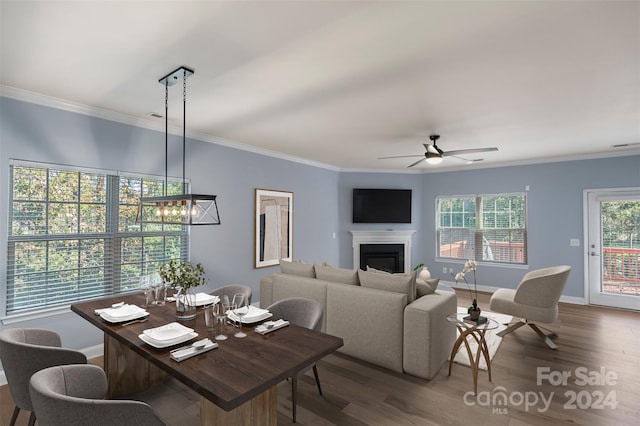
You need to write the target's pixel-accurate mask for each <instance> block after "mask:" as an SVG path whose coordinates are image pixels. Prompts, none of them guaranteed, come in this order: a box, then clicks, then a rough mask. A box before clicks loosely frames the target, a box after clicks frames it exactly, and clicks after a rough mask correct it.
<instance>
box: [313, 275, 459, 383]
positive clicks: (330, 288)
mask: <svg viewBox="0 0 640 426" xmlns="http://www.w3.org/2000/svg"><path fill="white" fill-rule="evenodd" d="M405 306H407V296H406V295H405V294H402V293H397V292H389V291H382V290H377V289H372V288H362V287H361V286H354V285H344V284H338V283H328V284H327V310H326V315H325V316H326V317H327V331H326V332H327V333H329V334H331V335H333V336H338V337H342V339H344V346H343V347H341V348H340V349H338V351H339V352H342V353H344V354H346V355H350V356H353V357H356V358H359V359H361V360H363V361H367V362H371V363H374V364H376V365H379V366H381V367H385V368H388V369H391V370H393V371H397V372H399V373H401V372H402V350H403V341H402V339H403V333H404V332H403V318H404V308H405ZM451 328H452V329H453V330H455V327H451ZM448 349H449V350H451V346H450V347H449V348H448Z"/></svg>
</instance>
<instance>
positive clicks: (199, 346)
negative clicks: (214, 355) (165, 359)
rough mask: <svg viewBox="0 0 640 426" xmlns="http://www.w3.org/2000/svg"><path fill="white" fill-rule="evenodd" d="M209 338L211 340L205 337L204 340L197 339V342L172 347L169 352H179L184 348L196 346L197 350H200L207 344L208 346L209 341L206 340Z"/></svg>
mask: <svg viewBox="0 0 640 426" xmlns="http://www.w3.org/2000/svg"><path fill="white" fill-rule="evenodd" d="M207 340H209V339H207V338H204V339H202V340H198V341H195V342H193V343H191V344H190V345H186V346H181V347H179V348H175V349H171V350H170V351H169V353H171V354H172V353H175V352H179V351H182V350H185V349H189V348H195V349H196V350H200V349H202V348H204V347H205V346H207V342H206V341H207ZM201 342H204V344H202V343H201Z"/></svg>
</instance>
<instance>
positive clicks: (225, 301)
mask: <svg viewBox="0 0 640 426" xmlns="http://www.w3.org/2000/svg"><path fill="white" fill-rule="evenodd" d="M222 308H223V310H224V315H225V323H224V327H225V329H228V326H229V324H230V322H229V321H227V320H226V316H227V315H228V314H229V312H233V311H235V310H236V308H235V306H234V305H233V303H231V301H230V300H229V296H227V295H226V294H225V295H224V296H223V298H222ZM232 325H233V324H232Z"/></svg>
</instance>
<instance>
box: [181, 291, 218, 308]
mask: <svg viewBox="0 0 640 426" xmlns="http://www.w3.org/2000/svg"><path fill="white" fill-rule="evenodd" d="M178 297H179V298H180V301H181V302H182V301H183V300H184V295H180V296H178ZM195 299H196V300H195V303H196V306H205V305H213V304H214V303H218V302H219V301H220V298H219V297H218V296H212V295H210V294H207V293H196V294H195ZM187 304H188V305H190V304H191V303H190V300H189V299H187Z"/></svg>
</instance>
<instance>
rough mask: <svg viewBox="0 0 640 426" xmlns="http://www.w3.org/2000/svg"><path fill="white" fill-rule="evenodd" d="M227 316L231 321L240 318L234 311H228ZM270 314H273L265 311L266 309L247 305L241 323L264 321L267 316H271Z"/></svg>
mask: <svg viewBox="0 0 640 426" xmlns="http://www.w3.org/2000/svg"><path fill="white" fill-rule="evenodd" d="M241 309H246V308H241ZM227 316H228V317H229V319H231V320H232V321H239V320H240V318H239V317H238V316H237V315H236V314H235V313H234V312H229V313H228V314H227ZM272 316H273V314H272V313H271V312H269V311H267V310H266V309H260V308H256V307H255V306H249V309H248V312H247V313H246V314H245V315H243V316H242V323H243V324H252V323H254V322H258V321H264V320H266V319H267V318H271V317H272Z"/></svg>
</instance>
